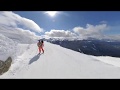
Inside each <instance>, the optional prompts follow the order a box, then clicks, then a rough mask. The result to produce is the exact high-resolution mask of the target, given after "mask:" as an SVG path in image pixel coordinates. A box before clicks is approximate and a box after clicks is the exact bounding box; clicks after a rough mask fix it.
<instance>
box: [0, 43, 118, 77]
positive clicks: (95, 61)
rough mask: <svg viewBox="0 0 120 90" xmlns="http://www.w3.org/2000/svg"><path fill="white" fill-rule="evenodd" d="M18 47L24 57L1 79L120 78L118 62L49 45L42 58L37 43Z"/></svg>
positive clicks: (19, 57) (18, 59) (110, 58)
mask: <svg viewBox="0 0 120 90" xmlns="http://www.w3.org/2000/svg"><path fill="white" fill-rule="evenodd" d="M19 47H21V48H20V50H22V49H23V51H24V53H22V54H21V55H19V56H18V57H17V58H16V59H15V62H14V63H13V64H12V66H11V68H10V70H9V71H8V72H7V73H5V74H4V75H2V76H0V78H2V79H3V78H13V79H14V78H19V79H20V78H40V79H41V78H45V79H46V78H63V79H64V78H68V79H69V78H75V79H80V78H85V79H86V78H98V79H101V78H120V67H119V66H120V65H119V63H120V59H119V58H112V57H95V56H90V55H85V54H81V53H79V52H76V51H73V50H70V49H66V48H63V47H60V46H59V45H54V44H51V43H48V42H45V47H44V49H45V53H44V54H41V55H38V48H37V46H36V43H35V44H26V45H24V44H23V45H19ZM22 47H24V48H22Z"/></svg>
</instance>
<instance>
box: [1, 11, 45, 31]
mask: <svg viewBox="0 0 120 90" xmlns="http://www.w3.org/2000/svg"><path fill="white" fill-rule="evenodd" d="M0 25H6V26H11V27H15V28H16V27H19V25H20V26H23V27H24V28H25V29H29V30H32V31H34V32H39V33H40V32H42V31H43V29H42V28H40V27H39V26H38V25H37V24H36V23H35V22H34V21H33V20H30V19H27V18H24V17H21V16H20V15H18V14H15V13H13V12H10V11H8V12H6V11H1V12H0Z"/></svg>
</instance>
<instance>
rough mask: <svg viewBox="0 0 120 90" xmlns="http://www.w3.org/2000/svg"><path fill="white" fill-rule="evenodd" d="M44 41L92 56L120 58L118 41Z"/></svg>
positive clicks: (119, 42)
mask: <svg viewBox="0 0 120 90" xmlns="http://www.w3.org/2000/svg"><path fill="white" fill-rule="evenodd" d="M46 41H48V42H50V43H53V44H58V45H60V46H62V47H65V48H68V49H71V50H74V51H77V52H80V53H84V54H88V55H94V56H112V57H120V41H117V40H109V39H102V40H97V39H94V38H90V39H87V40H78V39H76V40H64V39H52V38H50V39H47V40H46Z"/></svg>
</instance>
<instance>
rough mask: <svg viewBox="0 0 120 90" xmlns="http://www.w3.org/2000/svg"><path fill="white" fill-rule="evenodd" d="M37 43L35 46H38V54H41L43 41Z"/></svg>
mask: <svg viewBox="0 0 120 90" xmlns="http://www.w3.org/2000/svg"><path fill="white" fill-rule="evenodd" d="M38 41H39V42H38V43H37V46H38V49H39V54H40V53H41V50H42V52H43V53H44V49H43V46H44V42H43V40H41V41H40V40H38Z"/></svg>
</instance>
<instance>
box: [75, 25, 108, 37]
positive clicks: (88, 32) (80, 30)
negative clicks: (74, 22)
mask: <svg viewBox="0 0 120 90" xmlns="http://www.w3.org/2000/svg"><path fill="white" fill-rule="evenodd" d="M107 29H108V27H107V24H100V25H96V26H94V25H91V24H87V25H86V28H84V27H75V28H73V31H74V32H75V33H77V34H78V35H79V36H81V37H99V38H100V37H102V35H103V33H102V32H103V31H104V30H107Z"/></svg>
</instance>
